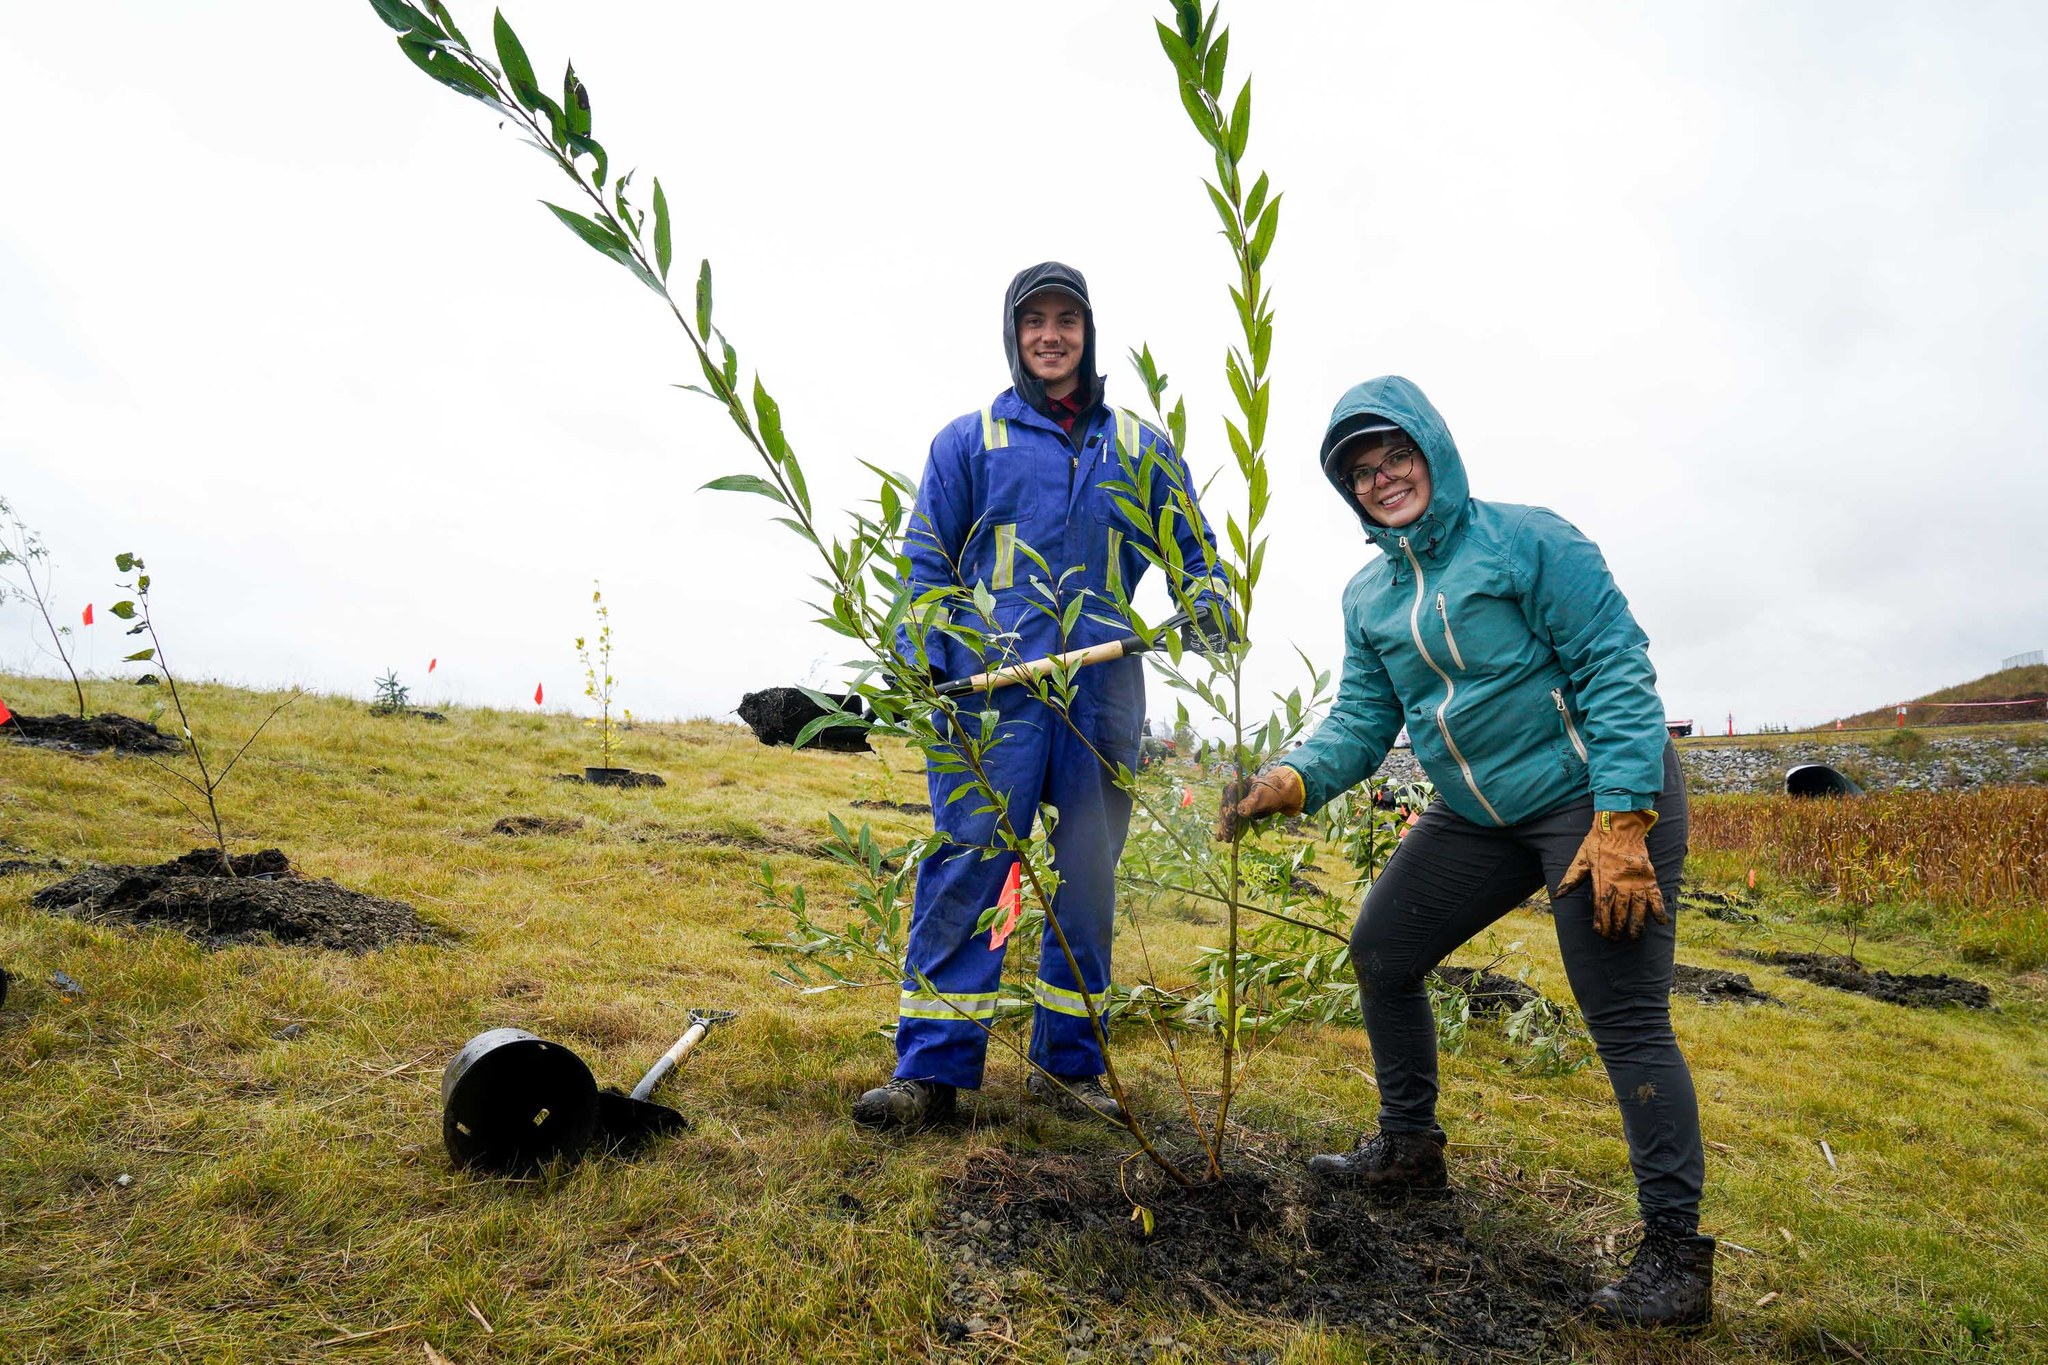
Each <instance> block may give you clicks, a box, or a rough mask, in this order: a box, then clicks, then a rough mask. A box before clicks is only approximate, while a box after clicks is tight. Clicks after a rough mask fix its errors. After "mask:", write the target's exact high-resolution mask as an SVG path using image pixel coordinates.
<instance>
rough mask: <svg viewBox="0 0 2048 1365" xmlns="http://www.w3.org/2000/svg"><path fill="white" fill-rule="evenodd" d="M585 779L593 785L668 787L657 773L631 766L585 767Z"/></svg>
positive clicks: (665, 781)
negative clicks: (643, 771) (640, 771)
mask: <svg viewBox="0 0 2048 1365" xmlns="http://www.w3.org/2000/svg"><path fill="white" fill-rule="evenodd" d="M583 780H584V781H585V782H588V783H589V784H590V785H591V786H593V787H666V786H667V785H668V782H667V780H666V779H664V778H662V777H661V776H660V775H658V774H656V773H636V772H634V771H633V770H632V769H631V768H585V769H584V770H583Z"/></svg>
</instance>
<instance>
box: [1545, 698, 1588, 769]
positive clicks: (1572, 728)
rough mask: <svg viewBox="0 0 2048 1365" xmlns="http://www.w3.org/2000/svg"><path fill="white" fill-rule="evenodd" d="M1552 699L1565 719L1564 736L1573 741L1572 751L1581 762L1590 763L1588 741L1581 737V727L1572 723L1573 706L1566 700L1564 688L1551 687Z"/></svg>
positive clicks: (1559, 714)
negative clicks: (1587, 748) (1587, 750)
mask: <svg viewBox="0 0 2048 1365" xmlns="http://www.w3.org/2000/svg"><path fill="white" fill-rule="evenodd" d="M1550 700H1551V702H1552V703H1553V704H1554V705H1556V707H1557V714H1558V716H1559V717H1560V718H1561V719H1563V721H1564V737H1565V738H1566V739H1568V740H1570V741H1571V742H1572V752H1573V753H1575V754H1577V755H1578V756H1579V762H1581V763H1590V762H1591V761H1592V760H1591V759H1589V758H1587V757H1586V742H1585V741H1584V740H1582V739H1580V738H1579V727H1578V726H1576V725H1574V724H1572V708H1571V707H1570V706H1569V705H1568V704H1567V703H1566V702H1565V699H1564V689H1563V688H1561V687H1553V688H1551V689H1550Z"/></svg>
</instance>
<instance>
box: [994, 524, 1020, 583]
mask: <svg viewBox="0 0 2048 1365" xmlns="http://www.w3.org/2000/svg"><path fill="white" fill-rule="evenodd" d="M1016 578H1017V523H1016V522H1014V521H1005V522H1001V523H999V524H998V525H997V526H996V576H995V581H994V582H993V583H991V584H989V586H990V587H992V588H1007V587H1009V586H1010V585H1011V584H1012V583H1014V582H1015V581H1016Z"/></svg>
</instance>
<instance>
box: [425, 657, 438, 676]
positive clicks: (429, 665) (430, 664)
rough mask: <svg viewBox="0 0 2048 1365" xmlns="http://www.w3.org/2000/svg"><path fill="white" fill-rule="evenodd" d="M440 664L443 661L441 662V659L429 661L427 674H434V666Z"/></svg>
mask: <svg viewBox="0 0 2048 1365" xmlns="http://www.w3.org/2000/svg"><path fill="white" fill-rule="evenodd" d="M440 662H441V661H440V660H439V659H429V660H427V672H429V673H432V672H433V671H434V665H435V664H438V663H440Z"/></svg>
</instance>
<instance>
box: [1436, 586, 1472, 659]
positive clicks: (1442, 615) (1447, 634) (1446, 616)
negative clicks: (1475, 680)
mask: <svg viewBox="0 0 2048 1365" xmlns="http://www.w3.org/2000/svg"><path fill="white" fill-rule="evenodd" d="M1436 614H1437V618H1438V619H1439V620H1441V621H1442V622H1443V623H1444V643H1445V644H1447V645H1449V646H1450V647H1451V662H1452V663H1454V664H1456V665H1457V666H1458V671H1459V672H1461V673H1462V672H1463V671H1464V669H1465V656H1464V655H1463V654H1460V653H1459V652H1458V637H1457V636H1455V635H1453V634H1451V613H1450V610H1449V608H1447V607H1445V606H1444V595H1443V594H1442V593H1438V594H1437V595H1436Z"/></svg>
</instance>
